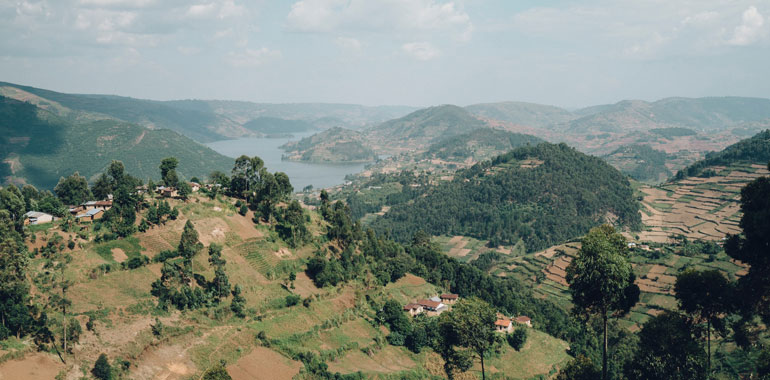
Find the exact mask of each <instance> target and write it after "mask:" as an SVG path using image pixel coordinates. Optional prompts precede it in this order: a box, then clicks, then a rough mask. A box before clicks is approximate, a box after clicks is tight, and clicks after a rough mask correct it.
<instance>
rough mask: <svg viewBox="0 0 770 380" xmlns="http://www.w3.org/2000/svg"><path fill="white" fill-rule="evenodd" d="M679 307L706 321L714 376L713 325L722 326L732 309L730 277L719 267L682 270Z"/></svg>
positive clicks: (709, 355)
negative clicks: (722, 321)
mask: <svg viewBox="0 0 770 380" xmlns="http://www.w3.org/2000/svg"><path fill="white" fill-rule="evenodd" d="M674 291H675V292H676V299H677V300H678V301H679V309H680V310H682V311H684V312H685V313H687V314H689V315H691V316H693V317H694V318H695V319H696V320H698V321H705V322H706V342H707V347H708V349H707V352H708V355H707V359H708V360H707V362H706V363H707V365H706V369H707V371H708V372H707V373H708V376H711V326H714V325H717V326H719V327H720V328H718V329H717V331H723V330H724V329H723V328H721V327H722V325H721V318H720V317H721V316H722V315H724V314H725V313H727V312H728V311H730V307H731V306H732V296H733V287H732V286H731V285H730V283H729V282H728V281H727V278H725V276H723V275H722V273H721V272H719V271H718V270H716V269H712V270H704V271H695V270H692V269H689V270H686V271H684V272H682V273H680V274H679V275H678V276H677V277H676V284H675V285H674Z"/></svg>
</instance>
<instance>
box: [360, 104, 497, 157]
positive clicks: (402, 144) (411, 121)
mask: <svg viewBox="0 0 770 380" xmlns="http://www.w3.org/2000/svg"><path fill="white" fill-rule="evenodd" d="M485 126H486V124H485V123H484V122H483V121H481V120H479V119H477V118H475V117H474V116H473V115H471V114H470V113H469V112H468V111H466V110H464V109H463V108H460V107H457V106H453V105H443V106H437V107H429V108H424V109H421V110H418V111H415V112H412V113H410V114H408V115H406V116H404V117H401V118H398V119H394V120H389V121H386V122H384V123H382V124H380V125H378V126H375V127H372V128H369V129H367V130H365V131H364V133H366V135H367V138H368V140H369V141H370V142H371V143H372V145H374V146H375V150H378V151H380V150H381V151H404V150H414V149H420V148H422V149H424V148H426V147H427V146H428V145H430V144H433V143H436V142H438V141H440V140H442V139H446V138H449V137H453V136H457V135H460V134H463V133H466V132H469V131H472V130H474V129H478V128H483V127H485Z"/></svg>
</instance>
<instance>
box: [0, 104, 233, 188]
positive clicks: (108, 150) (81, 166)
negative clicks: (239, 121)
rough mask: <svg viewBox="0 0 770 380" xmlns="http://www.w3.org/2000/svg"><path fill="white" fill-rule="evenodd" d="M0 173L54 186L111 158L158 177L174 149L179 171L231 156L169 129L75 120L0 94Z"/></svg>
mask: <svg viewBox="0 0 770 380" xmlns="http://www.w3.org/2000/svg"><path fill="white" fill-rule="evenodd" d="M0 119H2V120H4V123H3V124H2V125H0V158H1V159H2V160H3V162H2V163H0V176H1V177H3V178H6V177H11V178H12V180H13V181H26V182H27V183H31V184H33V185H35V186H36V187H38V188H43V189H52V188H53V187H54V186H55V185H56V184H57V182H58V180H59V178H60V177H64V176H68V175H70V174H72V173H74V172H79V173H80V174H81V175H83V176H84V177H86V178H87V179H89V180H96V177H97V174H98V173H101V172H102V171H104V170H105V168H107V166H108V165H109V164H110V162H111V161H112V160H119V161H121V162H123V164H124V165H125V168H126V170H127V171H128V172H130V173H132V174H133V175H135V176H137V177H139V178H143V179H146V178H152V179H154V180H157V179H159V175H158V174H159V173H158V172H157V170H156V169H155V168H156V167H157V166H156V165H157V163H158V162H160V161H161V159H162V158H164V157H168V156H169V155H173V156H175V157H177V158H178V159H179V160H180V162H181V164H180V165H179V168H178V171H179V174H180V176H181V177H183V178H184V177H192V176H205V175H206V174H208V173H210V172H211V171H212V170H215V169H224V168H226V167H227V166H229V164H230V162H232V161H231V159H229V158H227V157H225V156H222V155H220V154H218V153H216V152H214V151H213V150H211V149H209V148H206V147H204V146H202V145H200V144H198V143H196V142H194V141H192V140H190V139H189V138H187V137H184V136H181V135H179V134H177V133H176V132H173V131H170V130H166V129H157V130H155V129H153V130H150V129H146V128H144V127H141V126H138V125H134V124H129V123H126V122H121V121H115V120H97V121H88V122H82V123H71V122H69V121H66V120H64V119H62V118H60V117H58V116H56V115H54V114H52V113H51V112H49V111H47V110H44V109H41V108H38V107H36V106H34V105H32V104H29V103H24V102H20V101H17V100H13V99H9V98H5V97H0Z"/></svg>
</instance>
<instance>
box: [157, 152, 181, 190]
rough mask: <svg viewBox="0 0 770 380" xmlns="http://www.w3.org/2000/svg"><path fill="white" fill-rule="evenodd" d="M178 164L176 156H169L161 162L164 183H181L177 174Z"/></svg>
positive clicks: (172, 185) (170, 184) (161, 174)
mask: <svg viewBox="0 0 770 380" xmlns="http://www.w3.org/2000/svg"><path fill="white" fill-rule="evenodd" d="M177 165H179V160H177V159H176V157H167V158H164V159H163V160H162V161H161V162H160V177H161V179H162V180H163V184H164V185H166V186H169V187H176V186H177V185H178V184H179V177H178V176H177V174H176V167H177Z"/></svg>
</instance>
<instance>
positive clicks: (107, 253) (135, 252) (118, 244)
mask: <svg viewBox="0 0 770 380" xmlns="http://www.w3.org/2000/svg"><path fill="white" fill-rule="evenodd" d="M115 248H120V249H122V250H123V252H125V254H126V256H127V257H128V258H129V259H131V258H132V257H137V256H140V255H141V254H142V250H144V248H142V246H141V245H139V239H137V238H136V237H133V236H130V237H128V238H125V239H120V240H112V241H109V242H106V243H102V244H99V245H97V246H95V247H94V250H95V251H96V253H97V254H99V256H101V257H102V258H103V259H105V260H107V261H109V262H113V263H114V262H115V258H113V257H112V250H113V249H115Z"/></svg>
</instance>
